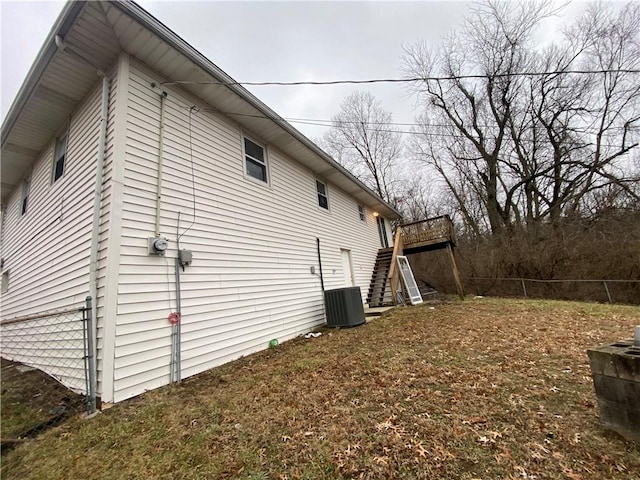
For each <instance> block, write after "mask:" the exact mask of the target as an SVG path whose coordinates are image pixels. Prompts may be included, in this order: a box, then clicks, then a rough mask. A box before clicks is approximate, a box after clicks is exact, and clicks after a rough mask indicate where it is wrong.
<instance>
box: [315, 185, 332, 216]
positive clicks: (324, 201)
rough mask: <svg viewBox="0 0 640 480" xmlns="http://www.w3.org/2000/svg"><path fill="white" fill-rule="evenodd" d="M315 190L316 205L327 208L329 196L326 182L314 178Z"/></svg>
mask: <svg viewBox="0 0 640 480" xmlns="http://www.w3.org/2000/svg"><path fill="white" fill-rule="evenodd" d="M316 190H317V191H318V205H319V206H320V207H322V208H326V209H327V210H329V197H328V196H327V184H326V183H323V182H321V181H320V180H316Z"/></svg>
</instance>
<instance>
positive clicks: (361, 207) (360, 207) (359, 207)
mask: <svg viewBox="0 0 640 480" xmlns="http://www.w3.org/2000/svg"><path fill="white" fill-rule="evenodd" d="M358 213H359V214H360V220H362V221H363V222H364V218H365V217H364V205H358Z"/></svg>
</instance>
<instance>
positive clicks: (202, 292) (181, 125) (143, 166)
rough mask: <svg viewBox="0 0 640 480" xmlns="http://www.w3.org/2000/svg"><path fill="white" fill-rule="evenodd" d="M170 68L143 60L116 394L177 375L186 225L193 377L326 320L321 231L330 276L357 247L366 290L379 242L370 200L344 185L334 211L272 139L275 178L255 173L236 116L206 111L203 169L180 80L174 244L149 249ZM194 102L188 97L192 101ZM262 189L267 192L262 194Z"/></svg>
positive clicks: (359, 280) (131, 127)
mask: <svg viewBox="0 0 640 480" xmlns="http://www.w3.org/2000/svg"><path fill="white" fill-rule="evenodd" d="M161 80H162V79H160V78H158V77H156V76H155V75H153V74H152V73H150V72H149V71H147V70H146V68H145V67H143V66H142V65H141V64H139V63H137V62H134V61H133V60H132V63H131V75H130V79H129V81H130V89H129V101H128V105H129V111H128V122H127V144H126V165H125V173H124V177H125V178H124V196H123V208H122V232H121V238H122V245H121V253H120V274H119V280H118V307H117V320H116V324H117V326H116V339H115V359H114V368H115V371H114V401H121V400H124V399H126V398H129V397H131V396H134V395H137V394H140V393H142V392H143V391H145V390H147V389H151V388H155V387H158V386H161V385H164V384H166V383H168V381H169V360H170V345H171V338H170V334H171V326H170V323H169V322H168V320H167V316H168V315H169V313H170V312H172V311H174V310H175V300H176V299H175V282H174V266H173V259H174V258H175V256H176V247H177V245H176V227H177V222H178V214H180V228H179V230H180V233H183V232H184V231H185V229H186V227H188V226H189V225H190V224H191V222H192V221H193V194H192V191H193V187H194V185H193V184H192V182H195V191H196V200H197V201H196V221H195V223H194V224H193V226H192V227H191V229H190V230H189V231H188V232H186V233H184V235H183V236H182V238H181V239H180V247H181V248H188V249H190V250H192V251H193V263H192V265H191V266H189V267H187V268H186V270H185V271H184V272H181V290H182V314H183V316H182V348H181V354H182V375H183V377H187V376H190V375H193V374H196V373H198V372H201V371H203V370H206V369H208V368H211V367H214V366H216V365H220V364H222V363H225V362H228V361H230V360H232V359H235V358H238V357H240V356H242V355H246V354H248V353H251V352H255V351H257V350H261V349H264V348H266V347H267V345H268V342H269V340H271V339H273V338H277V339H278V340H280V341H283V340H287V339H289V338H292V337H294V336H296V335H297V334H299V333H302V332H306V331H308V330H309V329H310V328H312V327H314V326H316V325H319V324H321V323H322V322H323V321H324V317H323V301H322V292H321V288H320V279H319V278H318V276H317V275H312V274H310V272H309V268H310V266H315V267H316V271H317V269H318V258H317V251H316V237H318V238H320V244H321V252H322V266H323V273H324V280H325V286H326V288H337V287H341V286H342V284H343V283H344V275H343V272H342V261H341V256H340V255H341V254H340V251H341V250H340V249H341V248H342V249H349V250H351V254H352V261H353V269H354V278H355V282H356V285H358V286H360V287H361V289H362V294H363V297H364V296H366V290H367V288H368V284H369V280H370V276H371V271H372V268H373V264H374V261H375V257H376V253H377V250H378V244H379V241H378V234H377V230H376V224H375V222H373V221H371V222H361V221H360V220H359V219H358V217H357V216H354V214H353V212H354V210H356V209H357V204H358V202H357V201H356V200H355V199H353V198H352V197H350V196H349V195H347V194H345V193H343V192H341V191H340V190H338V189H336V188H332V189H331V211H330V212H327V211H326V210H321V209H319V208H318V202H317V192H316V189H315V176H314V174H313V172H311V171H309V170H307V169H306V168H304V167H302V166H301V165H300V164H299V163H297V162H295V161H294V160H292V159H290V158H288V157H286V156H284V155H282V154H281V153H280V152H279V151H278V150H276V149H275V148H269V156H268V163H269V183H270V186H271V188H268V189H265V188H264V186H263V185H260V184H259V182H247V180H246V178H245V172H244V171H243V169H239V168H238V162H239V160H240V161H243V162H244V161H245V159H244V156H243V153H244V152H243V138H244V137H243V134H242V132H241V130H240V128H239V127H238V126H237V125H236V124H234V123H233V121H231V120H228V119H226V118H224V117H221V116H218V115H215V114H213V113H210V112H206V111H205V110H204V108H206V106H204V105H201V107H203V108H201V110H200V111H199V112H198V113H196V114H194V115H193V116H192V121H191V124H192V130H191V137H192V152H193V167H194V171H195V178H192V176H191V158H190V155H189V148H188V146H189V126H188V106H189V105H193V104H194V103H196V104H197V102H198V101H197V100H196V99H194V98H192V97H187V96H186V94H182V93H180V90H178V89H175V88H171V89H169V90H168V94H169V95H168V98H167V101H166V103H165V108H166V109H165V128H164V136H165V138H164V142H163V146H164V162H163V179H162V198H161V217H160V218H161V221H160V231H161V234H162V235H163V236H166V237H167V238H168V239H169V249H168V250H167V255H166V257H151V256H148V255H147V243H146V242H147V237H148V236H150V235H152V234H153V231H154V213H155V211H154V209H155V198H156V196H155V194H156V186H155V182H156V178H157V171H158V139H159V113H160V112H159V105H160V103H159V98H158V93H157V91H154V90H153V89H152V88H150V84H151V83H152V82H156V83H158V82H159V81H161ZM185 107H187V108H185ZM256 199H259V201H256Z"/></svg>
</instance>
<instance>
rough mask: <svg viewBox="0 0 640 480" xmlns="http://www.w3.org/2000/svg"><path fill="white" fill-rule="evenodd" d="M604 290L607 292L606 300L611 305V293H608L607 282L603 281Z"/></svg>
mask: <svg viewBox="0 0 640 480" xmlns="http://www.w3.org/2000/svg"><path fill="white" fill-rule="evenodd" d="M602 284H603V285H604V289H605V291H606V292H607V298H608V299H609V303H613V299H612V298H611V293H609V287H608V286H607V282H606V281H603V282H602Z"/></svg>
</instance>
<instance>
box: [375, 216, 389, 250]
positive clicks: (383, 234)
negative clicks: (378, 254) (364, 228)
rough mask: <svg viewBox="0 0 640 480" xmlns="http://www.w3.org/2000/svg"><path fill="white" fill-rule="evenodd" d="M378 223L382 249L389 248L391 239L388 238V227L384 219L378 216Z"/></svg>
mask: <svg viewBox="0 0 640 480" xmlns="http://www.w3.org/2000/svg"><path fill="white" fill-rule="evenodd" d="M376 221H377V222H378V234H379V235H380V245H382V248H389V239H388V238H387V227H386V226H385V224H384V218H383V217H381V216H380V215H378V216H377V217H376Z"/></svg>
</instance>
